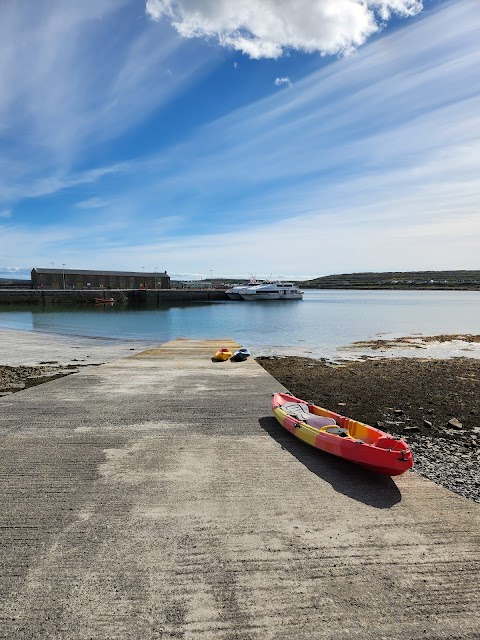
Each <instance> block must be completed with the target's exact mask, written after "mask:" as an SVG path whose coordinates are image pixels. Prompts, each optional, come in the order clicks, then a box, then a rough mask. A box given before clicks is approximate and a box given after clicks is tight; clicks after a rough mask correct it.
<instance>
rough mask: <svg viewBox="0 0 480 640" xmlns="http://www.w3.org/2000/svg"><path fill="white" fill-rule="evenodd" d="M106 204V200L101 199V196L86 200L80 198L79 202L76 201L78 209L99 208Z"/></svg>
mask: <svg viewBox="0 0 480 640" xmlns="http://www.w3.org/2000/svg"><path fill="white" fill-rule="evenodd" d="M107 205H108V201H107V200H102V198H88V200H82V201H81V202H77V205H76V206H77V208H78V209H101V208H102V207H105V206H107Z"/></svg>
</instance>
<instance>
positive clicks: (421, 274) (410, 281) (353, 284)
mask: <svg viewBox="0 0 480 640" xmlns="http://www.w3.org/2000/svg"><path fill="white" fill-rule="evenodd" d="M298 284H299V285H300V286H301V287H302V288H303V289H414V290H419V289H432V290H454V291H476V290H480V271H387V272H384V273H372V272H366V273H342V274H338V275H330V276H322V277H320V278H314V279H313V280H304V281H303V282H298Z"/></svg>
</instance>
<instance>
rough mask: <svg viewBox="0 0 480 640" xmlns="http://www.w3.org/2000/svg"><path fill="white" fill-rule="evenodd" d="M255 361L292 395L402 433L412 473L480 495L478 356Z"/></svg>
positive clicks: (478, 498) (474, 497)
mask: <svg viewBox="0 0 480 640" xmlns="http://www.w3.org/2000/svg"><path fill="white" fill-rule="evenodd" d="M257 362H259V363H260V364H261V365H262V366H263V367H264V368H265V369H266V370H267V371H268V372H269V373H271V375H272V376H273V377H274V378H276V379H277V380H278V381H279V382H280V383H281V384H283V385H284V386H285V387H286V388H287V389H288V390H289V391H290V392H291V393H292V394H293V395H295V396H297V397H299V398H302V399H305V400H308V401H309V402H312V403H314V404H316V405H319V406H323V407H325V408H328V409H331V410H333V411H336V412H337V413H340V414H342V415H346V416H348V417H352V418H355V419H356V420H360V421H361V422H365V423H367V424H371V425H373V426H377V427H378V428H380V429H381V430H382V431H387V432H389V433H392V434H394V435H396V436H399V437H401V438H403V439H404V440H405V441H406V442H407V443H408V444H409V446H410V448H411V450H412V452H413V457H414V462H415V468H414V472H415V473H420V474H421V475H423V476H425V477H427V478H429V479H430V480H433V481H434V482H436V483H438V484H441V485H443V486H444V487H446V488H448V489H450V490H452V491H454V492H455V493H458V494H460V495H463V496H465V497H467V498H470V499H472V500H475V501H476V502H480V393H479V381H480V360H478V359H474V358H451V359H442V360H435V359H419V358H381V359H378V358H375V359H374V360H370V359H367V360H361V361H357V362H348V363H342V364H334V363H331V362H329V361H321V360H313V359H309V358H299V357H288V356H287V357H268V358H257Z"/></svg>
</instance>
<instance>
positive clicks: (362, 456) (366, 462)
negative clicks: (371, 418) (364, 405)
mask: <svg viewBox="0 0 480 640" xmlns="http://www.w3.org/2000/svg"><path fill="white" fill-rule="evenodd" d="M286 403H289V404H291V403H303V405H307V404H308V403H305V402H304V401H303V400H300V399H299V398H295V397H294V396H290V395H288V394H282V393H276V394H275V395H274V397H273V400H272V410H273V414H274V415H275V417H276V419H277V420H278V422H280V424H281V425H282V426H283V427H284V428H285V429H286V430H287V431H289V432H290V433H292V434H293V435H294V436H295V437H296V438H298V439H299V440H302V441H303V442H306V443H307V444H309V445H311V446H313V447H315V448H316V449H320V450H321V451H325V452H326V453H330V454H332V455H335V456H338V457H340V458H343V459H344V460H348V461H349V462H354V463H355V464H359V465H360V466H362V467H364V468H366V469H369V470H370V471H375V472H376V473H381V474H384V475H389V476H397V475H401V474H402V473H405V471H407V470H408V469H411V468H412V467H413V458H412V454H411V452H410V450H409V448H408V446H407V444H406V443H405V442H404V441H403V440H399V439H396V438H393V437H392V436H390V435H389V434H387V433H384V432H383V431H380V430H379V429H375V428H374V427H370V426H369V425H366V424H363V423H362V422H358V421H356V420H352V419H351V418H346V417H345V416H341V415H340V414H337V413H334V412H333V411H329V410H328V409H323V408H322V407H317V406H315V405H311V404H308V411H309V413H310V415H311V416H312V417H313V420H312V422H315V418H323V419H325V418H330V419H332V420H334V421H335V425H329V426H323V427H315V426H312V425H309V424H307V423H306V422H305V421H304V419H303V418H300V419H299V418H296V417H294V416H293V415H289V414H288V413H287V412H286V411H285V410H284V409H282V406H283V405H286ZM307 419H308V418H307ZM334 431H339V432H342V433H341V435H339V434H337V433H333V432H334ZM345 432H346V433H345Z"/></svg>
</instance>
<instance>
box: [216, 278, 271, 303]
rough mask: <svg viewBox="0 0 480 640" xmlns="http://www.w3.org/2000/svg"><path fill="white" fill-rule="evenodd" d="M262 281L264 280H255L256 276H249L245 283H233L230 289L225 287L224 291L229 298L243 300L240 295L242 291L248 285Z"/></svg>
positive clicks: (261, 282)
mask: <svg viewBox="0 0 480 640" xmlns="http://www.w3.org/2000/svg"><path fill="white" fill-rule="evenodd" d="M264 282H265V280H257V279H256V278H251V279H250V280H249V281H248V282H247V283H243V284H235V285H234V286H233V287H231V288H230V289H227V290H226V291H225V293H226V294H227V296H228V297H229V298H230V300H243V298H242V296H241V294H242V293H243V292H245V291H246V290H247V289H248V288H249V287H253V286H256V285H258V284H263V283H264Z"/></svg>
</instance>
